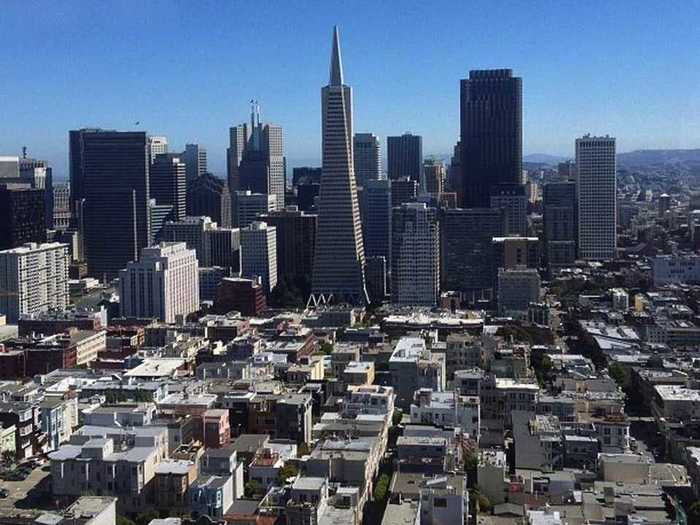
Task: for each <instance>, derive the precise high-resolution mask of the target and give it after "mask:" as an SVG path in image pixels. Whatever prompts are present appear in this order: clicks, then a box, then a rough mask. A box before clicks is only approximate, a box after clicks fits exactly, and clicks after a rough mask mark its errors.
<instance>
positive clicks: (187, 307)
mask: <svg viewBox="0 0 700 525" xmlns="http://www.w3.org/2000/svg"><path fill="white" fill-rule="evenodd" d="M198 268H199V265H198V263H197V256H196V254H195V252H194V250H189V249H188V248H187V246H186V245H185V243H182V242H178V243H161V244H159V245H158V246H152V247H149V248H144V249H143V250H141V258H140V259H139V261H134V262H130V263H129V264H128V265H127V267H126V269H124V270H122V271H121V272H119V307H120V313H121V315H122V317H135V318H149V317H150V318H156V319H158V320H160V321H162V322H165V323H176V322H183V321H184V320H185V319H186V317H187V316H188V315H190V314H191V313H194V312H196V311H197V310H198V309H199V276H198Z"/></svg>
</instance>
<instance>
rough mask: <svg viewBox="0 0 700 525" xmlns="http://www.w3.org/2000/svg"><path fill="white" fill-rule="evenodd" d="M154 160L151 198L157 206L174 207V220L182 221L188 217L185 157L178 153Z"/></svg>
mask: <svg viewBox="0 0 700 525" xmlns="http://www.w3.org/2000/svg"><path fill="white" fill-rule="evenodd" d="M151 138H153V137H151ZM152 158H153V160H152V161H151V167H150V169H149V192H150V197H151V199H155V200H156V204H159V205H165V204H167V205H170V206H172V208H173V220H176V221H180V220H182V219H184V218H185V216H186V215H187V167H186V165H185V162H184V160H183V157H182V155H180V154H178V153H160V154H158V155H156V156H155V157H152Z"/></svg>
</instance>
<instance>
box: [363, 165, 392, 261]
mask: <svg viewBox="0 0 700 525" xmlns="http://www.w3.org/2000/svg"><path fill="white" fill-rule="evenodd" d="M391 185H392V181H391V180H386V179H385V180H370V181H367V183H366V184H365V187H364V188H363V190H362V198H361V201H362V206H360V209H361V210H362V233H363V240H364V246H365V256H366V257H384V259H385V261H386V262H385V264H386V265H387V270H388V266H389V263H390V261H391V208H392V204H391Z"/></svg>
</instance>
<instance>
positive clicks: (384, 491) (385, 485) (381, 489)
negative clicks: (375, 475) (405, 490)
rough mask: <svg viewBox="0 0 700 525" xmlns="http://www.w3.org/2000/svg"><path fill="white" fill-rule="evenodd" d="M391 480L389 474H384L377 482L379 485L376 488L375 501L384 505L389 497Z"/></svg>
mask: <svg viewBox="0 0 700 525" xmlns="http://www.w3.org/2000/svg"><path fill="white" fill-rule="evenodd" d="M390 481H391V479H390V478H389V476H388V475H387V474H382V475H381V476H379V479H378V480H377V484H376V485H375V486H374V501H376V502H378V503H384V501H385V500H386V498H387V496H388V495H389V482H390Z"/></svg>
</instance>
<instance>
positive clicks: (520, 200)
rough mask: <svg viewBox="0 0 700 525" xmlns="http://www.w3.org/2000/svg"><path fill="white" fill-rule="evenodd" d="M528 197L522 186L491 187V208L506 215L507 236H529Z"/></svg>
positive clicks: (504, 185)
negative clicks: (498, 209) (500, 210)
mask: <svg viewBox="0 0 700 525" xmlns="http://www.w3.org/2000/svg"><path fill="white" fill-rule="evenodd" d="M527 201H528V199H527V195H526V194H525V186H523V185H522V184H498V185H495V186H492V187H491V207H492V208H500V209H502V210H503V214H504V215H505V221H506V222H505V232H504V233H505V235H521V236H525V235H527Z"/></svg>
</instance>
